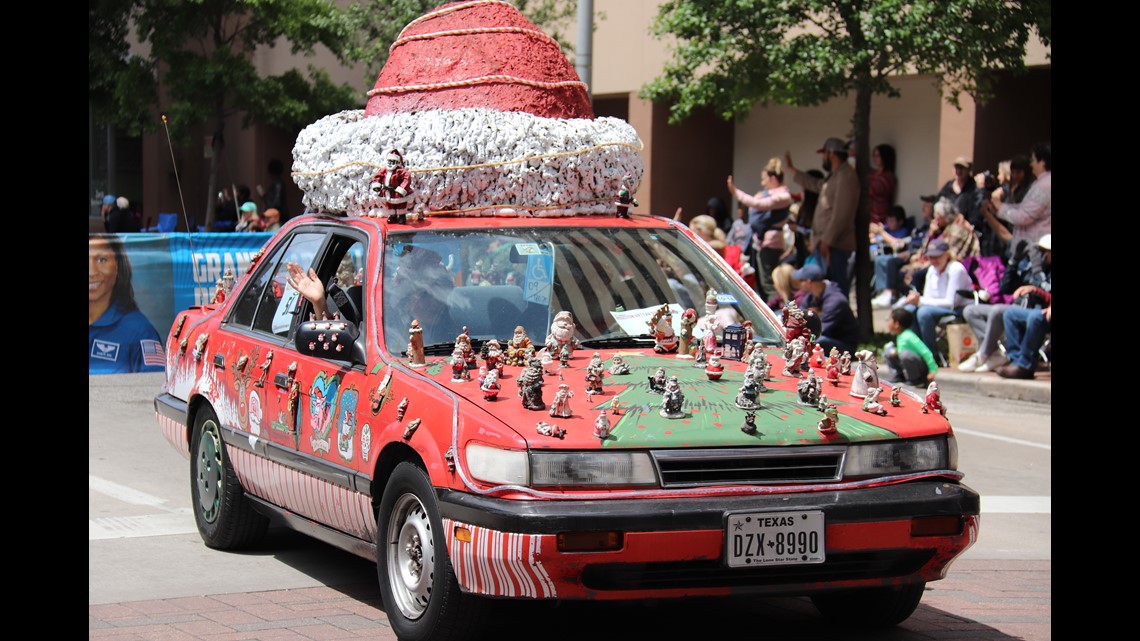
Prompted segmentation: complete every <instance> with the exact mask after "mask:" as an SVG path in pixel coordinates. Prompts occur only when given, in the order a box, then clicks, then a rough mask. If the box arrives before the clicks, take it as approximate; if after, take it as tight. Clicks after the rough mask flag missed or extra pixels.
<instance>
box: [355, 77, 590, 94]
mask: <svg viewBox="0 0 1140 641" xmlns="http://www.w3.org/2000/svg"><path fill="white" fill-rule="evenodd" d="M494 82H502V83H514V84H519V85H530V86H532V87H538V88H540V89H560V88H562V87H572V86H575V85H578V86H581V87H582V88H585V87H586V83H584V82H582V81H581V80H559V81H557V82H544V81H541V80H527V79H526V78H519V77H517V76H507V75H503V74H496V75H492V76H480V77H478V78H470V79H468V80H455V81H452V82H433V83H429V84H424V85H397V86H395V87H379V88H376V89H370V90H369V91H368V96H369V97H372V96H375V95H376V94H380V93H401V92H405V91H435V90H437V89H455V88H456V87H472V86H474V85H482V84H488V83H494Z"/></svg>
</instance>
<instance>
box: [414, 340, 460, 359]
mask: <svg viewBox="0 0 1140 641" xmlns="http://www.w3.org/2000/svg"><path fill="white" fill-rule="evenodd" d="M453 351H455V343H454V342H450V343H432V344H431V345H424V356H440V355H444V356H446V355H448V354H450V353H451V352H453ZM405 356H406V354H405Z"/></svg>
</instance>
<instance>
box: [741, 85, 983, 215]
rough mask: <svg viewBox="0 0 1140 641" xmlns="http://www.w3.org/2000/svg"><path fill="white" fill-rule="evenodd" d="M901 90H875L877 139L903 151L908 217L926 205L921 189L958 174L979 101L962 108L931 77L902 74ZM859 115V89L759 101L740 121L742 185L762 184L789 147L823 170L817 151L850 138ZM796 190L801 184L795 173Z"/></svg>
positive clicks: (902, 194)
mask: <svg viewBox="0 0 1140 641" xmlns="http://www.w3.org/2000/svg"><path fill="white" fill-rule="evenodd" d="M895 84H896V86H897V87H898V88H899V91H900V92H901V94H902V96H901V97H899V98H888V97H886V96H875V98H874V99H873V100H872V103H871V145H872V146H874V145H880V144H884V143H886V144H889V145H891V146H892V147H894V148H895V152H896V155H897V157H898V158H897V166H896V174H897V175H898V179H899V191H898V201H897V202H898V204H899V205H902V206H903V207H904V208H906V212H907V215H908V216H917V215H919V212H920V210H921V202H920V201H919V196H922V195H924V194H931V193H934V192H936V191H938V189H939V187H941V186H942V183H944V182H946V181H947V180H949V179H950V177H952V176H953V175H954V172H953V162H954V158H955V157H957V156H958V155H969V154H970V151H971V147H972V146H973V117H972V114H973V103H972V102H970V103H969V104H968V105H967V104H966V102H967V101H963V106H964V109H963V111H962V112H961V113H959V112H957V110H956V109H954V107H952V106H950V105H948V104H946V103H945V101H943V100H942V99H941V98H940V97H939V95H938V91H937V90H936V89H935V88H934V85H933V83H932V82H931V79H930V78H928V77H921V76H911V77H907V78H899V79H897V80H895ZM854 114H855V99H854V97H853V96H850V97H846V98H836V99H833V100H830V101H828V102H827V103H825V104H823V105H820V106H818V107H787V106H783V105H775V106H769V107H761V106H757V107H755V108H754V109H753V110H752V113H751V114H749V116H748V117H747V118H745V119H743V120H741V121H739V122H738V123H737V127H736V140H735V143H736V144H735V153H734V154H733V160H732V165H733V168H734V171H735V172H736V175H735V181H736V184H737V185H738V186H739V187H740V188H741V189H744V190H745V191H755V190H757V189H759V185H760V170H761V169H763V168H764V165H765V164H766V163H767V162H768V159H769V158H771V157H773V156H776V157H779V158H781V159H782V158H783V156H784V151H785V150H787V151H790V152H791V154H792V161H793V163H794V164H795V165H796V167H797V168H799V169H804V170H807V169H820V168H821V166H820V156H819V154H818V153H816V150H817V149H819V148H820V146H821V145H822V144H823V141H824V140H826V139H827V138H829V137H832V136H834V137H836V138H843V139H845V140H846V139H850V138H851V137H852V127H851V119H852V117H853V116H854ZM788 186H789V188H790V189H791V190H792V191H793V192H800V191H802V190H801V189H800V188H799V186H798V185H797V184H795V183H794V182H793V181H791V178H790V177H788Z"/></svg>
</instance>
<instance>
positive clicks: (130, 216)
mask: <svg viewBox="0 0 1140 641" xmlns="http://www.w3.org/2000/svg"><path fill="white" fill-rule="evenodd" d="M106 221H107V222H106V228H107V233H108V234H127V233H132V232H137V231H142V227H141V226H140V225H139V219H138V218H135V212H133V211H131V201H129V200H127V199H126V198H125V197H123V196H119V197H118V198H116V199H115V208H114V209H112V210H111V211H110V212H108V213H107V218H106Z"/></svg>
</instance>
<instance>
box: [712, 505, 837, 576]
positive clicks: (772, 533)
mask: <svg viewBox="0 0 1140 641" xmlns="http://www.w3.org/2000/svg"><path fill="white" fill-rule="evenodd" d="M727 517H728V518H727V528H726V529H725V545H724V549H725V559H726V561H727V563H728V567H730V568H745V567H757V566H763V565H795V564H804V563H823V562H824V561H825V560H826V559H827V553H826V549H827V548H826V546H825V544H824V539H823V531H824V529H823V512H820V511H814V512H738V513H735V514H729V515H727Z"/></svg>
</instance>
